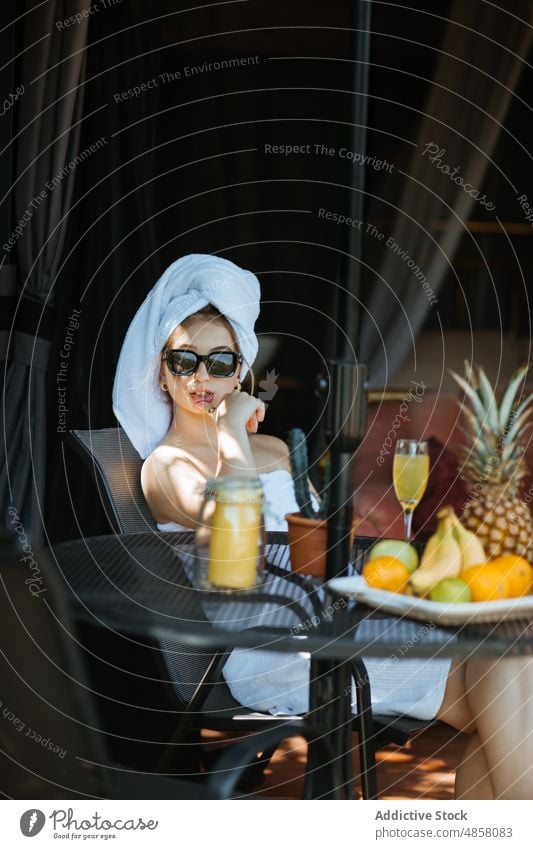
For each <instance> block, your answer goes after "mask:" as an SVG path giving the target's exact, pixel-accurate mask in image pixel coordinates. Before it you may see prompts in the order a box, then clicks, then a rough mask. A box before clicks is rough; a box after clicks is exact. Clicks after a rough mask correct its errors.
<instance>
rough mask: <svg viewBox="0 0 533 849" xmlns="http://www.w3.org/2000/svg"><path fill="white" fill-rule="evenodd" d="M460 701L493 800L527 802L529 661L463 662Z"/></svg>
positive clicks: (531, 778) (532, 732) (532, 712)
mask: <svg viewBox="0 0 533 849" xmlns="http://www.w3.org/2000/svg"><path fill="white" fill-rule="evenodd" d="M465 689H466V698H467V701H468V704H469V706H470V711H471V715H472V717H473V720H474V722H475V725H476V730H477V733H478V735H479V738H480V740H481V743H482V745H483V753H484V756H485V758H486V762H487V764H488V767H489V771H490V781H491V784H492V787H493V790H494V798H495V799H533V660H531V659H530V658H506V659H504V660H503V659H498V660H495V661H492V660H486V661H468V662H467V663H466V666H465Z"/></svg>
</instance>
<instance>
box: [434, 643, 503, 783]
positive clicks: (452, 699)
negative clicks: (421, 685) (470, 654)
mask: <svg viewBox="0 0 533 849" xmlns="http://www.w3.org/2000/svg"><path fill="white" fill-rule="evenodd" d="M465 666H466V665H465V663H462V662H461V661H458V660H455V659H454V660H453V661H452V665H451V667H450V672H449V675H448V680H447V682H446V690H445V692H444V698H443V701H442V704H441V706H440V708H439V711H438V713H437V716H436V717H435V718H436V719H440V720H441V721H442V722H446V723H447V724H448V725H451V726H452V728H457V729H458V730H459V731H465V732H466V733H468V734H471V735H472V736H471V738H470V740H469V741H468V744H467V746H466V749H465V752H464V755H463V758H462V761H461V763H460V764H459V766H458V767H457V771H456V773H455V798H456V799H494V794H493V790H492V784H491V781H490V776H489V769H488V766H487V761H486V759H485V754H484V751H483V748H482V745H481V741H480V740H479V737H478V736H477V734H475V733H474V732H475V730H476V723H475V720H474V717H473V716H472V711H471V708H470V704H469V702H468V699H467V695H466V682H465V671H466V669H465Z"/></svg>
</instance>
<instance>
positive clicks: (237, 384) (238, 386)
mask: <svg viewBox="0 0 533 849" xmlns="http://www.w3.org/2000/svg"><path fill="white" fill-rule="evenodd" d="M235 389H236V390H237V392H240V391H241V384H240V383H236V384H235Z"/></svg>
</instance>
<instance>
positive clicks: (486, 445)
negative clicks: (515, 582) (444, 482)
mask: <svg viewBox="0 0 533 849" xmlns="http://www.w3.org/2000/svg"><path fill="white" fill-rule="evenodd" d="M526 372H527V366H523V367H522V368H520V369H518V371H517V372H515V374H514V375H513V377H512V378H511V380H510V382H509V385H508V386H507V388H506V390H505V392H504V394H503V397H502V400H501V402H500V405H499V406H498V404H497V402H496V398H495V395H494V390H493V388H492V386H491V384H490V381H489V380H488V378H487V376H486V374H485V372H484V370H483V368H481V367H477V368H472V366H471V365H470V364H469V363H468V362H465V377H464V378H462V377H460V376H459V375H457V374H455V373H454V372H451V375H452V377H453V378H454V379H455V380H456V381H457V383H458V384H459V386H460V387H461V388H462V389H463V391H464V393H465V398H464V401H463V403H462V404H461V408H462V411H463V414H464V417H465V427H464V428H461V430H462V432H463V434H464V435H465V436H466V439H467V444H466V445H465V447H464V448H463V457H462V461H463V465H462V472H463V477H464V479H465V481H466V483H467V485H468V487H469V489H470V495H469V497H468V500H467V501H466V502H465V507H464V511H463V514H462V517H461V521H462V522H463V524H464V525H465V526H466V527H467V528H468V529H469V530H471V531H473V532H474V533H475V534H476V535H477V536H478V537H479V539H480V540H481V542H482V543H483V546H484V548H485V551H486V553H487V556H489V557H498V556H499V555H501V554H518V555H520V556H522V557H525V558H526V559H527V560H530V561H531V560H533V522H532V520H531V513H530V510H529V506H528V504H526V503H524V501H523V500H522V498H521V495H520V493H521V489H522V486H523V483H524V478H525V476H526V475H527V472H528V470H527V466H526V463H525V460H524V453H525V448H524V441H525V431H526V430H527V429H528V428H529V425H530V424H531V422H528V423H527V424H526V422H527V419H528V418H529V416H530V414H531V412H532V408H531V406H530V405H531V401H532V399H533V395H528V396H527V397H526V398H525V399H524V400H521V399H519V400H520V403H518V404H515V397H516V394H517V391H518V387H519V386H520V384H521V383H522V381H523V379H524V377H525V375H526Z"/></svg>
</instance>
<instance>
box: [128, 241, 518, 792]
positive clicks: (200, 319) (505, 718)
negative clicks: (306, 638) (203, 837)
mask: <svg viewBox="0 0 533 849" xmlns="http://www.w3.org/2000/svg"><path fill="white" fill-rule="evenodd" d="M259 297H260V291H259V283H258V281H257V279H256V278H255V276H254V275H253V274H251V273H250V272H248V271H244V270H242V269H240V268H238V267H237V266H235V265H234V264H233V263H231V262H229V261H228V260H224V259H221V258H217V257H212V256H209V255H202V254H200V255H190V256H187V257H183V258H182V259H180V260H178V261H177V262H175V263H173V265H171V266H170V267H169V268H168V269H167V271H166V272H165V273H164V274H163V276H162V277H161V279H160V280H159V281H158V283H157V284H156V286H155V287H154V289H153V290H152V292H151V293H150V295H149V296H148V298H147V299H146V301H145V302H144V304H143V305H142V306H141V308H140V309H139V311H138V312H137V314H136V316H135V318H134V320H133V322H132V324H131V325H130V329H129V330H128V334H127V336H126V339H125V342H124V346H123V348H122V352H121V356H120V360H119V365H118V368H117V374H116V378H115V386H114V392H113V400H114V410H115V414H116V416H117V418H118V419H119V421H120V422H121V424H122V426H123V427H124V429H125V431H126V433H127V434H128V436H129V437H130V439H131V440H132V442H133V444H134V445H135V447H136V448H137V450H138V451H139V453H140V455H141V457H143V458H146V459H145V462H144V465H143V469H142V487H143V491H144V494H145V496H146V499H147V502H148V504H149V506H150V509H151V511H152V513H153V516H154V518H155V520H156V521H157V523H158V527H159V528H160V530H174V529H182V528H194V527H195V526H196V521H197V517H198V515H199V512H200V507H201V504H202V501H203V492H204V487H205V482H206V480H207V479H208V478H210V477H218V476H222V475H227V474H234V473H237V472H238V473H239V474H245V475H248V474H249V475H251V476H256V475H257V474H259V475H260V477H261V480H262V482H263V488H264V492H265V524H266V527H267V529H268V530H284V529H285V528H286V525H285V521H284V518H283V517H284V515H285V514H286V513H288V512H291V511H292V510H296V509H297V505H296V501H295V497H294V491H293V488H292V480H291V477H290V466H289V460H288V449H287V446H286V445H285V444H284V443H283V442H282V440H280V439H277V438H275V437H272V436H267V435H265V434H258V433H257V430H258V425H259V423H260V422H262V421H263V420H264V417H265V408H264V404H263V403H262V402H261V401H260V400H259V399H257V398H255V397H253V395H251V394H249V393H248V392H246V391H244V390H243V389H242V388H241V381H242V380H243V379H244V378H245V376H246V374H247V372H248V370H249V368H250V366H251V364H252V362H253V360H254V358H255V356H256V353H257V348H258V345H257V339H256V337H255V333H254V331H253V328H254V324H255V321H256V318H257V315H258V313H259ZM389 625H390V623H389ZM246 657H247V660H246V661H243V654H242V653H239V652H233V653H232V656H231V657H230V659H229V661H228V663H227V664H226V667H225V669H224V675H225V678H226V680H227V682H228V685H229V686H230V688H231V689H232V692H233V695H234V696H235V698H237V699H238V700H239V701H241V702H242V703H243V704H246V705H247V706H249V707H252V708H255V709H269V710H273V704H274V703H273V702H272V686H273V685H274V686H275V684H276V680H277V681H278V689H279V687H280V686H283V684H282V683H280V682H282V681H283V680H284V676H286V675H287V670H288V671H289V673H290V674H289V679H291V680H294V679H297V681H298V683H297V684H296V685H295V691H296V692H295V698H296V697H298V698H299V699H300V700H301V699H303V698H306V690H307V687H306V675H307V665H306V664H307V661H305V660H304V659H303V658H302V657H301V656H298V657H296V656H295V660H294V663H293V664H292V666H291V664H287V663H285V664H284V665H283V668H281V667H280V661H279V656H276V654H275V653H273V652H261V653H256V654H254V655H253V656H251V655H250V653H247V655H246ZM251 657H252V659H253V660H254V662H255V663H256V664H257V672H258V674H257V675H256V673H255V670H254V672H253V674H250V673H248V675H243V670H244V669H246V668H247V667H246V663H248V664H249V663H250V659H251ZM367 667H368V671H369V676H370V681H371V688H372V696H373V699H372V700H373V704H374V706H375V707H376V706H377V709H378V710H379V711H380V712H381V713H394V712H398V713H408V714H410V715H412V716H415V717H418V718H424V719H430V718H433V717H435V718H436V719H440V720H442V721H444V722H447V723H448V724H450V725H451V726H453V727H454V728H457V729H459V730H461V731H466V732H468V733H469V734H470V735H471V736H470V740H469V743H468V745H467V747H466V751H465V755H464V757H463V760H462V762H461V764H460V766H459V768H458V770H457V775H456V797H457V798H461V799H493V798H509V799H528V798H533V757H531V755H532V754H533V734H531V733H530V732H531V729H532V728H533V702H532V692H533V670H532V664H531V662H530V661H524V660H506V661H505V662H502V661H500V662H496V661H484V662H481V661H476V660H466V661H457V660H454V661H447V660H438V661H429V662H428V661H413V660H400V661H399V662H398V663H396V664H395V665H394V666H392V665H391V664H390V660H389V661H388V660H384V661H380V660H377V661H376V660H372V661H371V660H368V661H367ZM248 669H249V666H248ZM258 682H259V685H261V683H262V682H263V683H264V688H263V690H262V691H261V686H259V690H258ZM247 685H250V686H251V687H252V691H251V692H252V693H253V695H248V692H247ZM286 709H287V711H288V712H295V711H296V710H297V708H296V707H295V705H294V704H289V705H286ZM303 709H305V706H304V708H303ZM518 753H520V757H517V755H518Z"/></svg>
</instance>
